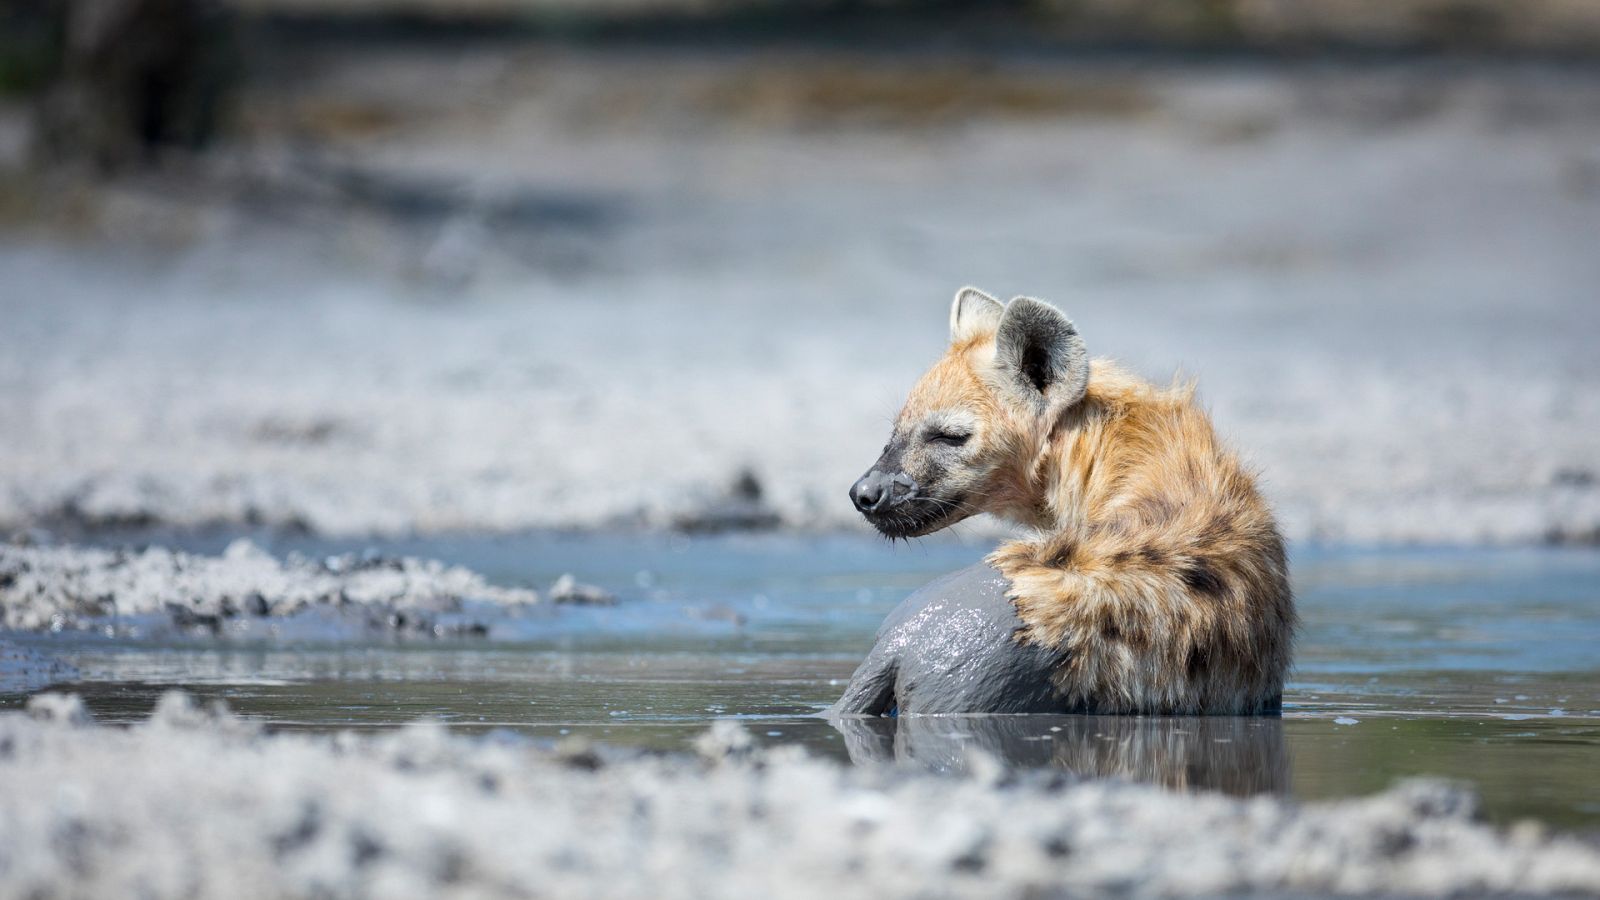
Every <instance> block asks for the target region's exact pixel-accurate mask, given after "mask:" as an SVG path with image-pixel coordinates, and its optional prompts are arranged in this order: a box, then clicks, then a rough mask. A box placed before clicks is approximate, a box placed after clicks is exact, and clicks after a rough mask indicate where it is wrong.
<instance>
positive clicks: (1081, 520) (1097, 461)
mask: <svg viewBox="0 0 1600 900" xmlns="http://www.w3.org/2000/svg"><path fill="white" fill-rule="evenodd" d="M1196 414H1197V411H1195V410H1194V409H1193V407H1192V404H1191V402H1190V394H1189V392H1188V391H1187V390H1186V389H1174V390H1163V389H1160V388H1157V387H1155V386H1154V385H1151V384H1150V383H1149V382H1146V381H1144V380H1142V379H1140V378H1138V377H1137V376H1135V375H1132V374H1130V373H1128V372H1125V371H1123V370H1122V369H1120V368H1118V367H1117V366H1116V365H1115V364H1113V363H1111V362H1109V361H1107V360H1095V361H1094V363H1093V364H1092V366H1091V369H1090V377H1089V390H1088V392H1087V393H1086V394H1085V395H1084V398H1083V400H1082V401H1081V402H1080V403H1078V404H1077V405H1076V406H1074V407H1073V408H1072V409H1070V410H1068V411H1067V413H1066V414H1065V415H1064V416H1063V417H1062V419H1061V421H1060V422H1058V423H1057V424H1056V427H1055V428H1054V429H1053V430H1052V431H1051V432H1050V434H1049V435H1048V436H1046V437H1044V438H1043V439H1041V440H1040V441H1039V443H1038V445H1037V446H1038V449H1037V451H1036V452H1035V453H1034V454H1032V462H1031V463H1030V464H1029V465H1028V466H1027V467H1026V468H1025V470H1024V471H1022V472H1019V473H1018V477H1017V479H1016V481H1017V483H1018V484H1017V490H1016V491H1015V496H1017V497H1018V498H1019V499H1020V498H1027V502H1023V503H1018V504H1016V505H1015V506H1014V507H1013V509H1012V510H1009V511H1008V512H1009V513H1010V514H1009V515H1007V516H1006V517H1007V518H1009V519H1011V520H1012V521H1013V522H1015V523H1016V524H1019V525H1022V526H1023V527H1025V528H1029V529H1031V530H1033V531H1036V532H1039V533H1040V534H1041V535H1049V534H1062V533H1072V532H1080V533H1081V532H1082V531H1084V530H1085V529H1088V528H1091V527H1094V526H1095V525H1096V524H1099V523H1102V522H1103V521H1104V520H1106V519H1107V518H1108V517H1109V516H1110V515H1112V509H1113V507H1115V506H1116V505H1117V504H1118V502H1119V501H1121V500H1125V499H1127V497H1128V495H1130V494H1132V493H1136V492H1142V491H1141V487H1142V486H1143V484H1144V483H1145V482H1146V480H1147V476H1149V475H1150V474H1151V470H1152V469H1155V468H1158V467H1160V466H1161V465H1162V463H1163V462H1166V461H1169V457H1171V456H1172V454H1173V453H1175V452H1178V451H1179V446H1180V445H1174V444H1172V443H1170V442H1168V441H1167V440H1165V435H1166V433H1167V432H1169V431H1170V428H1169V427H1168V426H1170V425H1172V424H1173V420H1174V419H1175V418H1188V417H1190V416H1193V415H1196ZM1206 430H1207V431H1209V427H1207V429H1206ZM1208 437H1209V435H1208ZM1206 443H1208V444H1209V441H1207V442H1206ZM1189 449H1193V448H1192V447H1190V448H1189Z"/></svg>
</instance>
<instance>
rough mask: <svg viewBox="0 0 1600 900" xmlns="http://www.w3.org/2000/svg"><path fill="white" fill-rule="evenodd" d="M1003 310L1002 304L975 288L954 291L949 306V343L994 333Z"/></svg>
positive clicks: (1003, 305)
mask: <svg viewBox="0 0 1600 900" xmlns="http://www.w3.org/2000/svg"><path fill="white" fill-rule="evenodd" d="M1005 309H1006V306H1005V304H1004V303H1001V302H1000V301H999V300H996V299H995V298H993V297H991V296H989V295H988V294H985V293H984V292H983V291H980V290H978V289H977V288H975V287H964V288H962V289H961V290H959V291H956V299H955V302H954V303H951V304H950V343H952V344H955V343H959V342H961V341H964V340H967V339H968V338H972V337H976V336H978V335H980V334H985V333H988V332H991V331H994V329H995V327H996V326H998V325H999V324H1000V314H1001V313H1003V312H1005Z"/></svg>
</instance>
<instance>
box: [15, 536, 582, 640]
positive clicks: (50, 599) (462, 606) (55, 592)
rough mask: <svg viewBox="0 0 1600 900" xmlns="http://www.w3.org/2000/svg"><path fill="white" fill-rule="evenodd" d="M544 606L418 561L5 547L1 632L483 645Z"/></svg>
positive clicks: (247, 550)
mask: <svg viewBox="0 0 1600 900" xmlns="http://www.w3.org/2000/svg"><path fill="white" fill-rule="evenodd" d="M572 590H573V591H577V592H582V591H584V590H591V591H592V590H597V589H592V588H587V587H585V586H579V585H574V586H573V587H572ZM539 603H540V599H539V596H538V594H537V593H535V592H534V591H531V590H527V589H522V588H505V587H496V586H494V585H490V584H489V583H487V582H486V581H484V580H483V578H482V577H481V576H479V575H477V574H476V573H473V572H471V571H468V570H467V569H464V568H461V567H458V566H446V565H444V564H443V563H440V562H437V561H433V560H421V559H414V558H411V557H389V556H381V555H376V554H367V555H357V554H345V555H340V556H330V557H327V558H325V559H321V560H313V559H307V558H305V557H302V556H298V555H293V554H291V555H290V556H289V557H288V558H286V559H284V560H282V561H280V560H278V559H276V558H274V557H273V556H271V555H270V554H268V553H267V552H265V551H263V550H262V549H261V548H259V547H257V546H256V545H255V544H253V543H251V542H249V541H246V540H240V541H235V542H234V543H233V544H231V545H229V547H228V548H227V550H226V551H224V552H223V554H222V555H221V556H199V555H193V554H188V553H183V552H179V551H175V550H169V549H165V548H160V547H152V548H148V549H144V550H138V551H127V550H96V549H86V548H79V547H70V546H61V547H51V546H31V545H27V544H0V626H3V627H4V628H8V629H13V630H17V631H73V630H81V629H86V628H98V629H103V628H107V627H110V628H112V629H114V630H120V631H126V630H128V629H145V630H150V629H152V628H156V629H176V630H178V631H180V632H184V633H197V634H204V635H211V636H230V635H238V636H245V635H250V636H263V635H262V629H261V627H260V623H263V622H265V623H281V622H282V621H284V620H288V619H291V618H293V619H297V620H299V621H307V620H310V619H322V620H326V621H327V622H329V623H331V624H337V625H340V626H348V627H353V628H357V629H364V630H368V631H377V632H385V633H394V634H414V635H428V636H435V637H443V636H474V635H482V634H486V633H487V632H488V628H489V624H488V620H489V619H490V618H493V617H492V616H489V615H487V613H494V614H496V615H497V616H503V615H504V614H506V613H507V612H515V611H520V610H523V609H527V608H531V607H533V606H535V605H537V604H539ZM477 612H483V613H485V615H477V614H476V613H477Z"/></svg>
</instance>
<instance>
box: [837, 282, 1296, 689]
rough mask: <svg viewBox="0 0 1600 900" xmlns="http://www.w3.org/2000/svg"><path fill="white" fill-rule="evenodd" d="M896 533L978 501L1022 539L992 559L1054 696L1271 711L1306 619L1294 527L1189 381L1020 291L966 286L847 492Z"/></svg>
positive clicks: (951, 518) (913, 531)
mask: <svg viewBox="0 0 1600 900" xmlns="http://www.w3.org/2000/svg"><path fill="white" fill-rule="evenodd" d="M850 495H851V499H852V500H853V501H854V503H855V505H856V507H857V509H859V510H860V511H861V512H862V514H863V515H865V516H866V518H867V520H868V521H870V522H871V523H872V524H873V525H874V526H875V527H876V528H877V529H878V530H879V531H880V532H882V533H883V534H885V535H888V536H890V537H912V536H918V535H924V534H929V533H931V532H934V531H938V530H939V529H941V528H945V527H948V526H950V525H952V524H955V523H956V522H959V521H961V520H962V519H965V518H967V517H968V516H971V515H974V514H976V513H991V514H993V515H995V516H998V517H1000V518H1002V519H1004V520H1007V521H1010V522H1012V523H1015V524H1017V525H1020V526H1022V527H1023V529H1025V534H1026V536H1024V537H1021V538H1020V539H1017V540H1012V541H1008V542H1006V543H1004V544H1002V545H1001V546H1000V547H999V548H998V549H997V550H995V551H994V552H993V553H992V554H990V556H989V557H988V559H987V562H988V563H989V565H990V566H992V567H994V568H995V569H997V570H998V571H999V572H1000V573H1001V574H1002V575H1004V577H1005V578H1006V580H1007V583H1008V588H1007V591H1008V593H1007V596H1008V597H1009V598H1010V600H1011V601H1012V603H1013V605H1014V606H1015V610H1016V615H1017V620H1018V621H1020V623H1021V625H1020V627H1018V628H1017V630H1016V632H1015V633H1014V635H1013V638H1014V640H1015V641H1017V642H1019V643H1020V644H1022V645H1033V646H1036V647H1044V648H1049V649H1050V650H1052V651H1054V652H1056V654H1057V655H1056V656H1054V657H1052V658H1053V659H1058V660H1059V662H1058V663H1052V665H1054V666H1055V669H1054V671H1053V673H1052V675H1051V682H1052V683H1053V685H1054V690H1055V692H1056V697H1057V698H1058V699H1059V701H1060V708H1061V709H1063V710H1076V711H1085V712H1099V713H1217V714H1239V713H1263V712H1272V711H1274V710H1276V709H1278V708H1279V704H1280V702H1281V696H1282V691H1283V679H1284V671H1285V669H1286V668H1287V667H1288V663H1289V653H1290V644H1291V640H1292V637H1293V632H1294V627H1295V614H1294V605H1293V599H1292V597H1291V594H1290V589H1289V580H1288V572H1287V566H1286V563H1285V559H1284V546H1283V539H1282V538H1281V537H1280V536H1279V533H1278V529H1277V525H1276V523H1275V522H1274V520H1273V516H1272V512H1271V510H1270V509H1269V508H1268V506H1267V504H1266V503H1265V502H1264V501H1263V499H1262V497H1261V495H1260V493H1259V492H1258V491H1257V489H1256V485H1255V483H1254V479H1253V477H1252V475H1251V473H1250V472H1249V471H1247V470H1246V468H1245V467H1244V466H1243V465H1242V464H1241V463H1240V461H1239V459H1238V458H1237V457H1236V456H1235V455H1234V454H1233V453H1232V452H1231V451H1229V450H1228V449H1227V448H1226V447H1224V446H1223V445H1222V443H1221V442H1220V441H1219V440H1218V439H1217V436H1216V433H1215V432H1214V431H1213V429H1212V426H1211V422H1210V420H1209V418H1208V417H1207V415H1206V413H1205V412H1204V411H1203V410H1202V409H1201V408H1200V407H1199V406H1198V405H1197V404H1196V402H1195V398H1194V388H1193V385H1192V384H1186V383H1175V384H1174V385H1173V386H1171V387H1166V388H1161V387H1157V386H1154V385H1152V384H1149V383H1148V382H1145V381H1142V380H1140V379H1139V378H1136V377H1135V376H1133V375H1131V374H1129V373H1127V372H1125V371H1123V370H1122V369H1119V368H1118V367H1117V366H1115V365H1114V364H1112V363H1111V362H1108V361H1105V360H1099V359H1097V360H1093V361H1091V360H1090V359H1089V356H1088V353H1087V351H1086V350H1085V349H1084V344H1083V339H1082V338H1081V337H1079V335H1078V331H1077V329H1076V328H1075V327H1074V326H1073V324H1072V322H1071V321H1070V320H1069V319H1068V318H1067V317H1066V316H1065V315H1063V314H1062V313H1061V311H1060V310H1058V309H1056V308H1055V307H1053V306H1051V305H1049V304H1047V303H1044V302H1041V301H1039V300H1034V299H1031V298H1028V297H1018V298H1016V299H1014V300H1012V301H1011V302H1010V303H1009V304H1002V303H1000V302H999V301H998V300H996V299H995V298H993V297H991V296H989V295H988V294H985V293H983V292H982V291H978V290H976V289H973V288H964V289H963V290H961V291H960V292H959V293H957V295H956V298H955V302H954V304H953V305H952V307H951V311H950V346H949V349H948V350H947V352H946V353H945V355H944V358H943V359H941V360H939V362H938V363H936V364H935V365H934V366H933V368H932V369H930V370H929V371H928V372H927V373H926V374H925V375H923V376H922V378H921V380H920V381H918V382H917V385H916V387H915V388H914V389H913V390H912V392H911V396H910V398H909V399H908V400H907V401H906V404H905V408H904V409H902V410H901V411H900V415H899V416H898V418H897V419H896V421H895V425H894V431H893V434H892V435H891V437H890V439H889V443H888V445H887V446H886V447H885V448H884V450H883V455H882V456H881V457H879V459H878V461H877V462H876V463H874V464H873V466H872V469H871V470H870V471H868V472H867V474H866V475H864V476H862V477H861V479H860V480H859V481H857V482H856V484H855V486H854V487H853V488H852V489H851V491H850Z"/></svg>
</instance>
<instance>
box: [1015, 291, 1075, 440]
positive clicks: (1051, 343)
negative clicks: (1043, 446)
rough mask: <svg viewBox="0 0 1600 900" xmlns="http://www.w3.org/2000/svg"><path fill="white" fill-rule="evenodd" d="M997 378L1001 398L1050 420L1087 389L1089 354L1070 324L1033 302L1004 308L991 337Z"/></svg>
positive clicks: (1047, 306)
mask: <svg viewBox="0 0 1600 900" xmlns="http://www.w3.org/2000/svg"><path fill="white" fill-rule="evenodd" d="M994 365H995V374H996V375H998V376H999V380H1000V382H1001V387H1002V388H1003V390H1004V393H1005V394H1007V395H1008V396H1010V397H1011V398H1012V399H1013V400H1014V401H1015V402H1017V403H1018V404H1019V405H1022V406H1023V407H1025V408H1028V409H1031V410H1032V411H1033V412H1034V413H1036V414H1037V415H1039V416H1042V417H1047V418H1049V419H1050V420H1052V421H1053V420H1054V419H1055V417H1056V416H1058V415H1060V414H1061V413H1062V412H1065V411H1066V410H1067V409H1069V408H1070V407H1071V406H1072V405H1073V404H1075V403H1077V402H1078V401H1079V400H1082V399H1083V395H1084V392H1086V391H1087V390H1088V389H1089V351H1088V350H1087V349H1086V348H1085V347H1084V346H1083V338H1081V337H1079V336H1078V329H1077V328H1076V327H1074V326H1073V324H1072V320H1071V319H1068V318H1067V317H1066V314H1065V313H1063V312H1062V311H1061V310H1059V309H1056V308H1055V307H1054V306H1051V305H1050V304H1048V303H1045V302H1044V301H1042V300H1035V299H1033V298H1032V297H1016V298H1013V299H1012V301H1011V302H1010V303H1008V304H1006V308H1005V312H1004V313H1003V314H1002V315H1001V316H1000V329H999V332H998V333H997V334H996V335H995V353H994Z"/></svg>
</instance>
